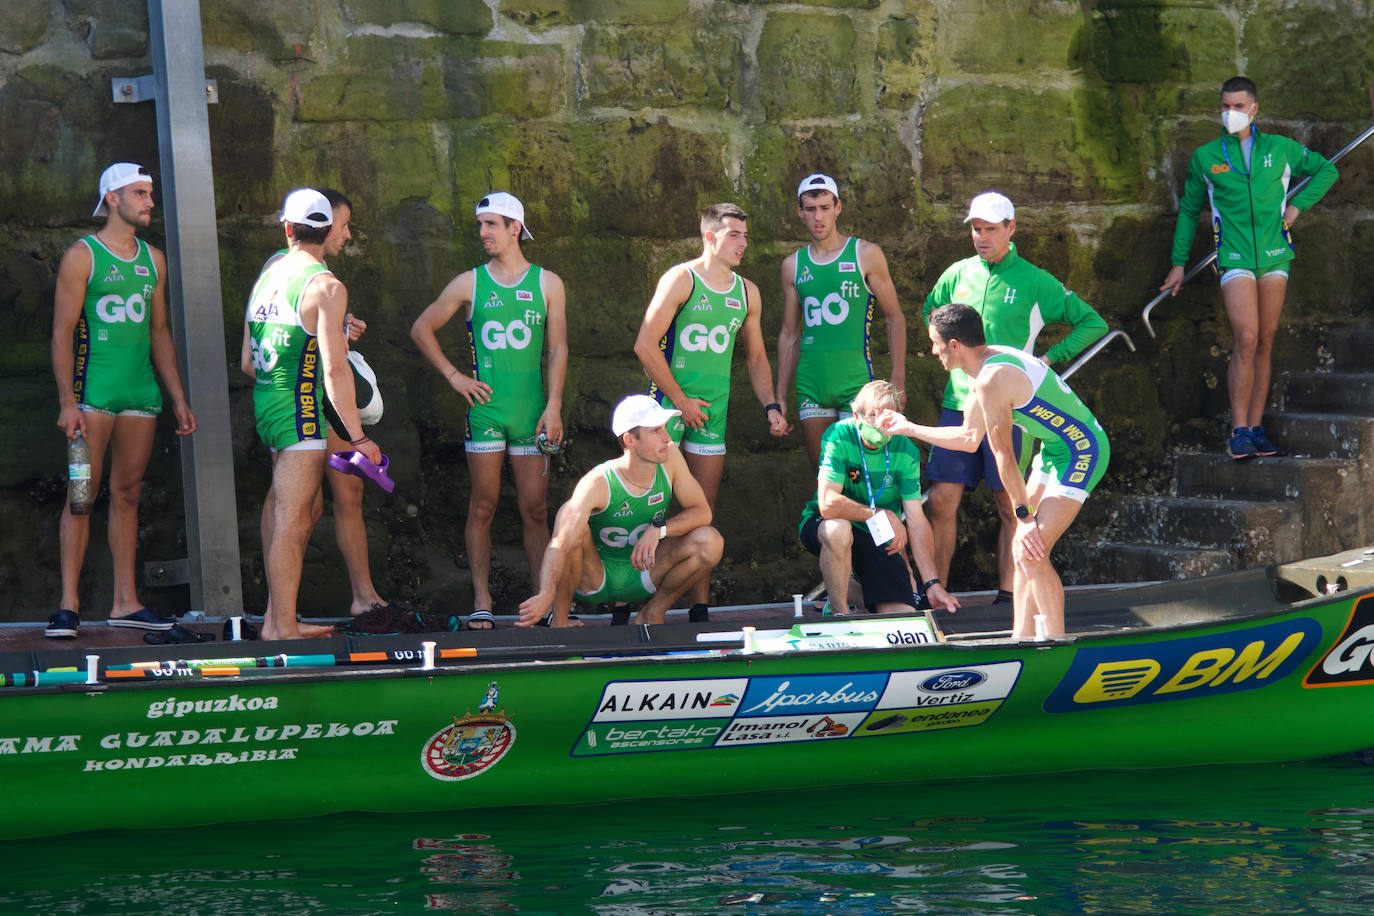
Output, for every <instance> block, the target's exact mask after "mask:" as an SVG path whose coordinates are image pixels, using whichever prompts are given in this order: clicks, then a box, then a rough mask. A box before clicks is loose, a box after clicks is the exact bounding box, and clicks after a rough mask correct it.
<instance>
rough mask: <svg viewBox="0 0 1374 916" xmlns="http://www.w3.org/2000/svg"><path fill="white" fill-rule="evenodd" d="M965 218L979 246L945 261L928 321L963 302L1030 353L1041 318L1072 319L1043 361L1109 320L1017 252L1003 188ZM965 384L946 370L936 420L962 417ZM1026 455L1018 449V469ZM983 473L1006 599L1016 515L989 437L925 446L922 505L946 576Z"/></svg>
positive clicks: (1081, 343) (1096, 333)
mask: <svg viewBox="0 0 1374 916" xmlns="http://www.w3.org/2000/svg"><path fill="white" fill-rule="evenodd" d="M964 222H965V223H969V224H970V226H969V228H970V230H971V233H972V236H973V248H974V251H975V252H976V254H975V255H974V256H973V257H971V258H967V259H965V260H963V261H958V262H956V263H954V264H952V265H950V267H949V268H948V269H946V270H945V272H944V273H943V274H941V275H940V279H939V280H938V281H936V283H935V286H934V288H932V289H931V291H930V295H928V296H927V297H926V304H925V309H924V312H923V313H922V317H923V318H924V320H925V321H926V323H927V324H929V322H930V313H931V312H932V311H934V310H935V309H937V308H939V307H940V306H942V305H949V304H950V303H951V302H959V303H963V304H964V305H967V306H969V307H971V308H972V309H973V310H974V311H976V312H977V313H978V314H979V315H981V316H982V319H983V328H984V333H985V336H986V339H987V342H988V343H989V344H993V345H998V346H1007V347H1015V348H1016V349H1018V350H1024V351H1025V352H1027V353H1031V354H1034V353H1035V347H1036V338H1037V337H1038V336H1039V334H1040V331H1041V330H1042V329H1043V328H1044V327H1045V325H1047V324H1054V323H1063V324H1067V325H1069V332H1068V334H1066V335H1065V336H1064V338H1063V339H1062V340H1060V341H1059V342H1058V343H1056V344H1054V345H1053V346H1051V347H1049V348H1048V349H1047V350H1045V351H1044V353H1043V354H1041V356H1040V359H1041V361H1042V362H1044V363H1045V365H1047V366H1052V365H1054V364H1056V363H1064V362H1067V361H1069V360H1071V359H1073V358H1074V357H1075V356H1077V355H1078V354H1079V353H1081V352H1083V350H1084V349H1086V348H1087V347H1088V346H1089V345H1090V344H1092V343H1093V341H1095V340H1097V339H1098V338H1100V337H1101V336H1102V335H1103V334H1106V333H1107V322H1105V321H1103V320H1102V316H1101V315H1099V314H1097V312H1096V311H1094V310H1093V308H1092V306H1090V305H1088V303H1086V302H1084V301H1083V300H1082V299H1080V298H1079V297H1078V295H1077V294H1076V293H1074V292H1072V291H1071V290H1069V288H1068V287H1066V286H1065V285H1064V284H1063V283H1061V282H1059V281H1058V280H1056V279H1055V278H1054V277H1053V276H1051V275H1050V273H1049V272H1048V271H1045V270H1041V269H1040V268H1039V267H1036V266H1035V265H1034V264H1031V263H1030V262H1029V261H1026V260H1024V259H1023V258H1022V257H1021V256H1020V255H1019V254H1017V251H1016V245H1015V243H1013V242H1012V240H1011V237H1012V235H1013V234H1014V233H1015V232H1016V208H1015V207H1013V206H1012V203H1011V201H1010V200H1009V199H1008V198H1007V197H1006V196H1005V195H1002V194H999V193H997V192H996V191H985V192H983V193H982V194H979V195H978V196H977V197H975V198H973V201H972V203H970V204H969V208H968V216H967V217H965V218H964ZM969 384H970V383H969V377H968V376H967V375H966V374H965V373H964V372H963V371H962V370H960V369H958V368H955V369H951V370H950V373H949V384H948V385H946V386H945V398H944V405H943V406H944V409H943V412H942V413H941V415H940V425H941V426H962V425H963V422H964V414H963V412H964V410H965V407H966V405H967V404H968V402H969ZM1014 439H1015V445H1014V447H1015V448H1016V450H1017V451H1018V453H1019V452H1020V450H1021V436H1020V430H1019V428H1018V429H1016V430H1015V431H1014ZM1028 457H1029V456H1028V455H1022V456H1021V461H1022V467H1023V469H1024V466H1025V461H1026V459H1027V458H1028ZM980 480H981V481H983V482H985V483H987V485H988V488H989V489H991V490H992V493H993V498H994V499H995V501H996V504H997V514H998V516H999V517H1000V518H1001V531H1000V532H999V535H998V538H997V573H998V596H997V599H996V600H997V603H1007V602H1010V601H1011V599H1012V588H1013V583H1014V579H1015V564H1014V563H1013V561H1012V553H1011V541H1012V536H1013V535H1014V534H1015V532H1016V515H1015V513H1014V512H1013V507H1012V503H1011V498H1010V497H1008V496H1007V491H1006V487H1005V486H1004V485H1003V483H1002V478H1001V476H1000V474H999V473H998V468H997V461H996V459H995V457H994V456H993V454H992V451H991V449H990V448H989V446H988V444H987V443H986V442H984V443H983V444H982V445H981V446H980V447H979V448H978V449H977V450H976V451H974V452H971V453H965V452H961V451H954V450H951V449H946V448H940V447H933V448H932V449H931V450H930V461H929V462H928V463H927V464H926V482H927V484H928V485H929V486H928V488H927V489H928V494H929V495H928V496H927V498H926V511H927V512H928V513H929V514H930V525H931V528H932V529H933V531H934V533H935V563H936V566H938V567H939V570H940V577H941V578H942V579H944V580H946V581H948V579H949V564H950V560H951V559H952V558H953V556H954V541H955V533H956V532H955V520H956V517H957V516H958V512H959V502H960V501H961V500H962V499H963V496H964V490H965V489H966V488H968V487H977V486H978V482H979V481H980Z"/></svg>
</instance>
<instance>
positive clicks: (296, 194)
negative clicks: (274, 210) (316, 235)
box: [281, 188, 334, 229]
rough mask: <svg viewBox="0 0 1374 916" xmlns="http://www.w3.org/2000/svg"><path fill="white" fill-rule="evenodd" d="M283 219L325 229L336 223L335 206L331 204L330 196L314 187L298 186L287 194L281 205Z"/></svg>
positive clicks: (283, 220)
mask: <svg viewBox="0 0 1374 916" xmlns="http://www.w3.org/2000/svg"><path fill="white" fill-rule="evenodd" d="M281 221H282V222H283V223H295V224H296V225H298V226H314V227H315V228H316V229H323V228H324V227H325V226H332V225H334V208H333V207H331V206H330V205H329V198H327V197H325V196H324V195H323V194H321V193H320V192H319V191H316V190H315V189H314V188H297V189H296V190H294V191H292V192H291V193H290V194H288V195H286V200H285V201H284V202H283V203H282V205H281Z"/></svg>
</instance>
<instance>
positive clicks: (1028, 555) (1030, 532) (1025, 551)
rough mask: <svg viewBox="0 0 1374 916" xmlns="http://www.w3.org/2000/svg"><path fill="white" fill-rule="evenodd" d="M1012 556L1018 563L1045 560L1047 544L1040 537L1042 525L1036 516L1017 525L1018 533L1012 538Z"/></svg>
mask: <svg viewBox="0 0 1374 916" xmlns="http://www.w3.org/2000/svg"><path fill="white" fill-rule="evenodd" d="M1011 555H1012V558H1013V559H1015V560H1016V562H1017V563H1020V562H1022V561H1024V560H1043V559H1045V542H1044V541H1043V540H1042V539H1041V537H1040V523H1039V522H1037V521H1036V520H1035V517H1034V516H1031V517H1030V518H1023V519H1021V520H1020V521H1018V522H1017V523H1016V532H1015V533H1014V534H1013V535H1012V537H1011Z"/></svg>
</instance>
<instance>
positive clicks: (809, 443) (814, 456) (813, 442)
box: [801, 417, 835, 468]
mask: <svg viewBox="0 0 1374 916" xmlns="http://www.w3.org/2000/svg"><path fill="white" fill-rule="evenodd" d="M834 423H835V418H834V417H810V418H808V419H805V420H802V421H801V431H802V439H803V440H805V442H806V454H807V455H808V456H809V457H810V458H811V466H812V467H813V468H817V467H820V464H821V437H823V436H824V435H825V431H826V430H827V429H829V428H830V427H831V426H833V425H834Z"/></svg>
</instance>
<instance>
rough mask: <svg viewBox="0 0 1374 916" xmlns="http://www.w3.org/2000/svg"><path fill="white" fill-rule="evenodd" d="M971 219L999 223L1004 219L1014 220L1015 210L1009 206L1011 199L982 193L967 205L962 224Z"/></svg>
mask: <svg viewBox="0 0 1374 916" xmlns="http://www.w3.org/2000/svg"><path fill="white" fill-rule="evenodd" d="M971 219H981V220H986V221H987V222H989V223H1000V222H1001V221H1002V220H1004V219H1016V208H1015V207H1013V206H1012V205H1011V198H1009V197H1007V196H1006V195H1005V194H998V193H997V192H996V191H984V192H983V193H982V194H979V195H978V196H977V197H975V198H973V202H972V203H970V204H969V205H968V216H966V217H964V222H968V221H969V220H971Z"/></svg>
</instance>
